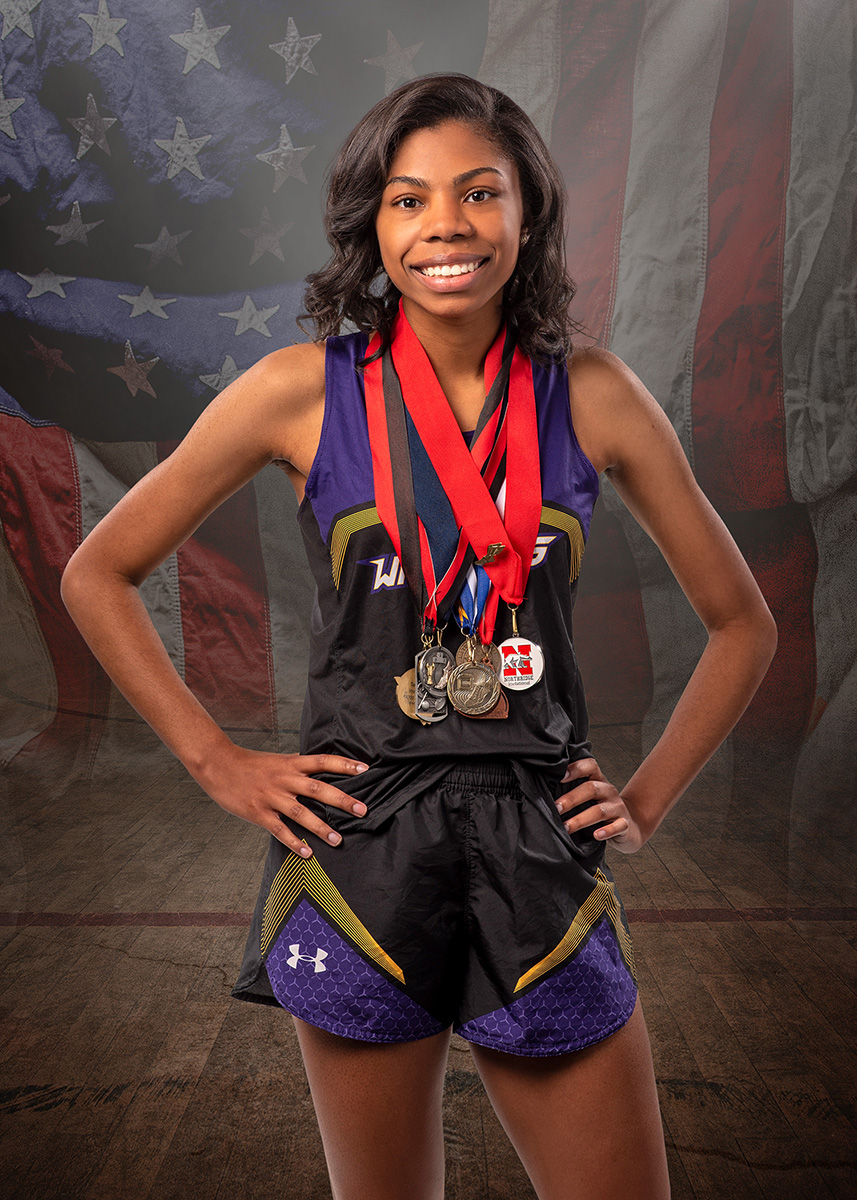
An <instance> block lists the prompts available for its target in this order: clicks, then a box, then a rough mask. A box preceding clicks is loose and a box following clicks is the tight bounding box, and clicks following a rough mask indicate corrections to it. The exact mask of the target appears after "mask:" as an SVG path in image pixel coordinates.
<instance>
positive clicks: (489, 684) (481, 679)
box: [447, 662, 500, 717]
mask: <svg viewBox="0 0 857 1200" xmlns="http://www.w3.org/2000/svg"><path fill="white" fill-rule="evenodd" d="M447 692H448V693H449V699H450V701H451V702H452V706H453V708H454V709H455V710H456V712H460V713H461V714H462V716H464V717H478V716H482V715H483V714H484V713H489V712H490V711H491V709H492V708H493V707H494V705H495V704H496V703H497V699H498V697H499V695H500V680H499V679H498V678H497V676H496V675H495V674H494V672H493V671H492V670H491V668H490V667H489V666H488V665H487V663H481V662H472V663H471V662H468V663H462V664H461V665H460V666H458V667H456V668H455V670H454V671H453V672H452V674H451V675H450V677H449V684H448V685H447Z"/></svg>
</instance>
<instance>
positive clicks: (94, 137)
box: [66, 92, 117, 158]
mask: <svg viewBox="0 0 857 1200" xmlns="http://www.w3.org/2000/svg"><path fill="white" fill-rule="evenodd" d="M66 120H67V121H68V123H69V125H71V126H73V127H74V128H75V129H76V130H77V132H78V133H79V134H80V142H79V143H78V147H77V155H76V157H77V158H83V156H84V154H86V152H87V150H91V149H92V147H93V146H97V147H98V149H99V150H103V151H104V153H105V154H109V153H110V147H109V146H108V145H107V130H108V129H109V128H110V126H111V125H115V124H116V121H117V118H116V117H102V115H101V113H100V112H99V111H98V105H97V104H96V103H95V97H94V96H93V95H92V93H91V92H90V94H89V95H88V96H87V97H86V112H85V114H84V115H83V116H82V117H66Z"/></svg>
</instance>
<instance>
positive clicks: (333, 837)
mask: <svg viewBox="0 0 857 1200" xmlns="http://www.w3.org/2000/svg"><path fill="white" fill-rule="evenodd" d="M327 840H328V841H329V842H330V844H331V845H332V846H338V845H339V843H340V842H341V841H342V838H341V837H340V836H339V834H338V833H329V834H328V835H327Z"/></svg>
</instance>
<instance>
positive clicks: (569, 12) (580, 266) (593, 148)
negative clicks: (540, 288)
mask: <svg viewBox="0 0 857 1200" xmlns="http://www.w3.org/2000/svg"><path fill="white" fill-rule="evenodd" d="M644 15H645V5H643V4H640V3H639V0H614V2H613V3H611V4H609V5H606V4H598V3H595V0H589V2H588V3H577V4H565V5H563V6H562V20H563V28H562V34H561V37H562V67H561V73H560V85H559V95H558V98H557V105H556V114H555V116H554V123H553V129H552V132H551V152H552V154H553V156H554V158H555V159H556V162H557V164H558V166H559V168H560V170H561V171H562V173H563V176H564V177H565V182H566V186H567V188H568V237H567V239H566V249H567V253H568V263H569V269H570V271H571V274H572V276H573V277H574V279H575V281H576V283H577V288H578V291H577V297H576V298H575V301H574V305H573V308H572V312H573V314H574V315H575V316H576V317H577V319H578V320H579V321H581V322H582V324H583V325H585V326H586V328H587V329H588V330H589V331H590V332H591V333H592V334H593V336H594V337H596V338H597V339H598V340H601V339H603V338H604V336H605V335H606V334H607V333H608V332H609V329H610V321H611V319H612V314H613V303H614V299H615V290H616V267H617V263H618V257H619V236H620V234H621V231H622V214H623V207H624V202H625V175H626V172H627V168H628V150H629V146H630V142H631V117H632V102H633V87H634V60H635V58H636V54H637V43H638V42H639V38H640V31H641V29H642V25H643V18H644Z"/></svg>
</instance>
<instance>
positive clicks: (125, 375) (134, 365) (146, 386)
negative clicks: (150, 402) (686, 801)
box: [107, 342, 161, 396]
mask: <svg viewBox="0 0 857 1200" xmlns="http://www.w3.org/2000/svg"><path fill="white" fill-rule="evenodd" d="M160 361H161V360H160V359H159V358H149V359H147V360H146V361H145V362H144V361H143V360H142V359H140V360H139V361H138V360H137V359H136V358H135V357H134V351H133V350H132V349H131V343H130V342H126V343H125V361H124V363H123V364H122V366H121V367H108V368H107V370H108V372H109V373H110V374H111V375H118V376H119V378H120V379H122V380H124V383H125V386H126V387H127V389H128V391H129V392H130V393H131V395H132V396H136V395H137V393H138V392H148V394H149V395H150V396H155V389H154V388H153V387H152V385H151V384H150V383H149V372H150V371H151V369H152V367H154V366H155V364H156V363H159V362H160Z"/></svg>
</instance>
